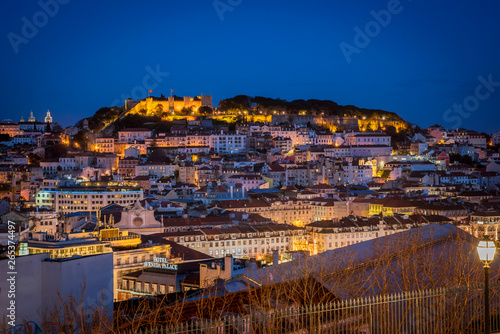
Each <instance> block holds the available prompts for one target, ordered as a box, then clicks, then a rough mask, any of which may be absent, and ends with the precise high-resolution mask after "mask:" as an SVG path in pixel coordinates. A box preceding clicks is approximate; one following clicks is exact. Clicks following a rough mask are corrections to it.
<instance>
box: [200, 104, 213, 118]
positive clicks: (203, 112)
mask: <svg viewBox="0 0 500 334" xmlns="http://www.w3.org/2000/svg"><path fill="white" fill-rule="evenodd" d="M212 112H213V110H212V108H210V107H208V106H202V107H200V108H199V109H198V113H199V114H200V115H202V116H207V115H212Z"/></svg>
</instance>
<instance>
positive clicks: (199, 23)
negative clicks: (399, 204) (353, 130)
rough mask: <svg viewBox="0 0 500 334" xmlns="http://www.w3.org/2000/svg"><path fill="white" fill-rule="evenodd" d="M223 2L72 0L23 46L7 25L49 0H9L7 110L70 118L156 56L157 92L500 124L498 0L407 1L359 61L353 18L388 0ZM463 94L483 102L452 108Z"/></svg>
mask: <svg viewBox="0 0 500 334" xmlns="http://www.w3.org/2000/svg"><path fill="white" fill-rule="evenodd" d="M42 1H46V0H42ZM47 1H48V0H47ZM52 1H55V0H52ZM60 1H62V0H60ZM48 2H50V1H48ZM65 2H68V0H65ZM219 2H220V3H226V4H230V3H232V4H237V5H236V6H232V5H229V6H231V8H232V11H226V12H224V13H223V14H222V18H223V20H221V19H220V16H219V14H218V13H217V11H216V9H215V7H214V1H213V0H199V1H172V0H148V1H141V3H140V4H139V1H125V0H121V1H111V0H102V1H77V0H71V1H69V2H68V3H67V4H64V5H60V8H59V12H58V13H57V14H56V15H55V16H54V17H50V18H49V19H48V22H47V23H46V24H45V25H43V26H41V27H40V28H39V31H38V33H37V34H36V35H35V36H32V37H29V38H27V39H26V40H25V42H27V43H23V44H19V45H18V51H19V52H18V53H16V52H15V51H14V48H13V46H12V43H11V41H9V35H8V34H9V33H13V34H17V35H19V36H23V35H22V27H23V25H24V23H23V21H22V19H23V17H26V18H27V20H28V21H29V22H33V16H34V15H35V16H36V17H37V18H38V19H40V18H41V19H43V15H40V13H38V12H39V11H41V10H42V8H41V7H40V5H39V4H38V2H37V1H4V2H3V3H2V11H1V14H0V28H1V34H2V39H1V50H2V52H1V54H0V68H1V72H0V73H1V76H0V92H1V95H0V96H1V99H2V102H3V106H2V108H1V112H0V118H11V119H14V120H18V119H19V118H20V116H21V115H24V117H25V118H27V116H28V114H29V110H30V109H32V110H33V111H34V113H35V116H37V118H39V119H41V118H42V117H43V115H44V114H45V112H46V110H47V109H50V110H51V113H52V115H53V117H54V120H55V121H58V122H59V123H61V124H62V125H65V126H67V125H72V124H74V123H75V122H76V121H77V120H79V119H81V118H84V117H88V116H90V115H92V114H94V112H95V111H96V110H97V109H99V108H100V107H102V106H109V105H110V104H111V103H113V101H116V100H117V99H119V100H120V101H121V100H122V99H121V96H122V95H130V94H131V92H132V91H133V90H134V88H135V89H136V91H139V89H140V87H141V86H143V79H144V77H145V76H146V75H147V74H148V71H147V70H146V67H148V66H149V67H150V68H153V69H154V68H156V67H157V66H159V69H160V71H162V72H168V73H169V75H168V76H167V77H164V78H162V81H161V83H159V85H158V87H157V88H155V89H154V94H155V95H159V94H160V93H164V94H165V95H168V94H170V89H171V88H172V89H174V90H175V91H174V93H175V94H176V95H180V96H184V95H187V96H195V95H199V94H201V93H203V94H212V95H213V97H214V102H215V103H214V104H215V105H216V104H217V103H218V101H219V100H220V99H223V98H227V97H232V96H234V95H237V94H247V95H252V96H253V95H261V96H268V97H274V98H277V97H280V98H284V99H287V100H293V99H299V98H303V99H310V98H315V99H331V100H333V101H335V102H337V103H339V104H353V105H356V106H359V107H365V108H379V109H385V110H389V111H394V112H397V113H398V114H399V115H401V116H402V117H403V118H404V119H406V120H408V121H410V122H413V123H416V124H418V125H420V126H422V127H426V126H429V125H432V124H435V123H441V124H443V125H444V126H446V127H449V128H452V127H456V126H459V125H461V126H465V127H467V128H470V129H475V130H479V131H486V132H488V133H492V132H495V131H498V130H500V112H499V111H500V84H499V86H497V87H490V89H491V90H493V92H489V91H488V90H486V88H482V90H480V93H481V94H483V95H484V94H486V93H490V95H489V96H488V97H487V98H484V99H483V100H481V101H479V105H478V106H473V105H472V104H473V103H474V100H475V99H476V98H475V97H474V96H475V94H476V93H475V89H476V86H477V85H478V84H480V81H479V80H478V76H483V77H484V78H485V79H487V78H488V76H489V75H491V77H492V79H493V81H498V82H500V20H499V19H498V17H500V3H499V2H498V0H482V1H478V2H476V1H472V0H471V1H437V2H436V1H430V0H413V1H409V0H402V1H401V3H400V5H399V7H397V13H394V14H391V22H390V23H389V24H388V25H386V26H385V27H381V29H380V31H379V32H378V34H376V33H377V32H375V33H374V34H375V36H374V37H373V38H371V41H370V42H369V44H368V45H367V46H365V47H363V48H359V53H354V54H352V55H351V62H350V63H348V62H347V61H346V58H345V57H344V55H343V53H342V50H341V48H340V44H341V43H342V42H345V43H348V44H351V45H353V46H355V44H354V38H355V35H356V32H355V31H354V28H355V27H356V26H357V27H359V28H360V29H361V30H365V26H366V24H367V23H369V22H370V21H373V20H374V18H373V17H372V15H371V14H370V11H376V12H378V11H380V10H384V9H387V8H388V5H389V3H390V1H379V0H372V1H331V0H328V1H322V0H319V1H318V0H316V1H290V0H287V1H285V0H283V1H273V0H266V1H260V0H243V1H240V0H220V1H219ZM240 2H241V3H240ZM238 3H240V4H238ZM42 23H43V22H42ZM10 36H11V37H12V36H13V35H12V34H11V35H10ZM153 82H154V81H151V83H153ZM137 87H139V88H137ZM483 95H481V96H483ZM471 96H472V98H470V97H471ZM464 99H466V100H467V102H468V103H471V107H470V108H473V111H472V112H470V113H469V114H463V115H465V116H459V114H457V113H455V112H451V113H448V114H445V112H446V110H447V109H449V108H451V107H452V106H453V104H454V103H457V104H462V103H463V102H464ZM476 101H478V100H477V99H476ZM120 103H121V104H123V103H122V102H120ZM446 115H447V116H446ZM466 116H468V117H466ZM444 117H446V118H447V120H448V122H447V121H446V120H445V119H444ZM458 120H460V122H459V121H458Z"/></svg>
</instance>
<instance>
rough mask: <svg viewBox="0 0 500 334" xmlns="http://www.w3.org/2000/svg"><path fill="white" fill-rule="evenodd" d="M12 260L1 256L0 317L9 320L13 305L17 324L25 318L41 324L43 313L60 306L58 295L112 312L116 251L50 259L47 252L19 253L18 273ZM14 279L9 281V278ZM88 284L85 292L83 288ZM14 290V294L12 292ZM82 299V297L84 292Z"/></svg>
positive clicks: (17, 258) (89, 306) (84, 306)
mask: <svg viewBox="0 0 500 334" xmlns="http://www.w3.org/2000/svg"><path fill="white" fill-rule="evenodd" d="M9 263H10V261H9V259H8V258H3V259H0V270H1V271H2V273H4V274H3V277H4V279H2V280H0V316H1V317H2V319H5V321H10V319H11V318H9V317H8V315H9V314H11V311H10V310H9V307H10V308H12V307H11V305H14V308H15V320H14V324H15V325H18V324H22V323H23V322H24V321H25V320H30V321H33V322H35V323H37V324H39V325H40V324H41V323H42V320H47V321H50V320H53V319H44V318H43V316H42V315H43V314H44V313H46V312H50V311H51V310H54V307H55V305H61V304H60V303H61V301H60V298H59V295H60V296H61V297H62V298H63V299H64V300H65V301H68V300H69V299H70V298H68V297H73V298H74V299H75V300H76V301H78V302H80V301H81V302H82V306H83V308H84V309H90V308H91V307H96V306H98V305H102V306H103V307H104V310H105V311H106V312H112V311H113V254H111V253H108V254H102V255H94V256H84V257H71V258H65V259H50V255H49V254H48V253H44V254H36V255H27V256H17V257H16V265H15V272H16V274H7V273H9V272H12V270H11V269H9V267H8V266H9ZM11 277H12V278H13V280H10V281H9V280H8V279H9V278H11ZM83 287H85V291H83V290H82V289H83ZM13 289H14V290H15V292H14V295H11V293H12V292H11V291H13ZM83 292H84V294H83V300H82V293H83Z"/></svg>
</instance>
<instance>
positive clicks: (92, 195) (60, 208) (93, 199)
mask: <svg viewBox="0 0 500 334" xmlns="http://www.w3.org/2000/svg"><path fill="white" fill-rule="evenodd" d="M35 198H36V205H37V206H47V207H51V208H54V209H55V211H56V212H57V213H62V214H67V213H72V212H78V211H86V212H92V211H93V212H95V211H97V210H99V209H101V208H102V207H105V206H107V205H109V204H112V203H116V204H120V205H122V206H127V205H131V204H134V203H135V202H136V201H137V200H142V198H143V191H142V189H141V188H138V187H134V186H128V185H109V186H108V185H105V184H102V183H100V182H89V183H84V184H82V185H81V186H75V187H59V188H57V189H56V190H39V191H38V192H37V193H36V197H35Z"/></svg>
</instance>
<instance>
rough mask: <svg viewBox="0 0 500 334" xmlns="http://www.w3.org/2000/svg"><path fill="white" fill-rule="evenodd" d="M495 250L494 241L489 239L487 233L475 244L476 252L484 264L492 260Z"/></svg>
mask: <svg viewBox="0 0 500 334" xmlns="http://www.w3.org/2000/svg"><path fill="white" fill-rule="evenodd" d="M496 250H497V248H496V246H495V242H494V241H492V240H490V238H489V237H488V236H487V235H485V236H484V238H483V239H482V240H481V241H479V244H478V245H477V253H478V254H479V259H480V260H481V261H482V262H483V263H484V265H489V264H490V263H491V261H493V257H495V252H496Z"/></svg>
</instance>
